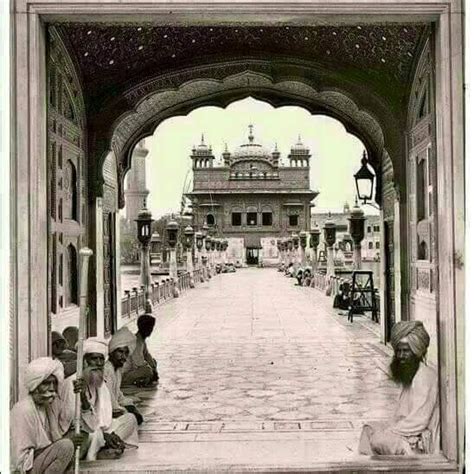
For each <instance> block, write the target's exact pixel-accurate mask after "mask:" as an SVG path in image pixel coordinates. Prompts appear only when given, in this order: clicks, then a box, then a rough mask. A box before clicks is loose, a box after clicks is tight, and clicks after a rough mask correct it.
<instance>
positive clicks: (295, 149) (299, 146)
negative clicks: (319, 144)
mask: <svg viewBox="0 0 474 474" xmlns="http://www.w3.org/2000/svg"><path fill="white" fill-rule="evenodd" d="M291 153H292V154H293V153H296V154H305V155H306V154H309V148H308V147H307V146H306V145H304V143H303V142H302V141H301V135H298V141H297V142H296V143H295V144H294V145H293V146H292V147H291Z"/></svg>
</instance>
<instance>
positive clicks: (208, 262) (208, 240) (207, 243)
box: [203, 226, 212, 280]
mask: <svg viewBox="0 0 474 474" xmlns="http://www.w3.org/2000/svg"><path fill="white" fill-rule="evenodd" d="M204 231H205V229H204V226H203V234H204ZM204 243H205V246H206V273H207V279H208V280H209V279H210V278H211V277H212V275H211V253H210V252H211V247H212V237H210V236H209V234H207V235H206V238H205V239H204Z"/></svg>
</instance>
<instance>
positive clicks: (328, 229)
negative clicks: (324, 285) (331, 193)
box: [324, 217, 336, 278]
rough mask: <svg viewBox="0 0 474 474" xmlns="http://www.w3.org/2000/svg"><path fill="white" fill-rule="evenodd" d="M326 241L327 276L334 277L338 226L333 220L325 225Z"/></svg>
mask: <svg viewBox="0 0 474 474" xmlns="http://www.w3.org/2000/svg"><path fill="white" fill-rule="evenodd" d="M324 240H325V242H326V247H327V271H326V276H327V277H328V278H329V277H331V276H334V274H335V273H334V244H335V242H336V224H335V223H334V222H333V221H332V220H331V217H329V220H327V221H326V223H325V224H324Z"/></svg>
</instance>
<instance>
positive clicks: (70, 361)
mask: <svg viewBox="0 0 474 474" xmlns="http://www.w3.org/2000/svg"><path fill="white" fill-rule="evenodd" d="M51 346H52V347H51V352H52V354H53V359H57V360H59V361H60V362H61V363H62V364H63V367H64V377H69V376H70V375H72V374H74V373H75V372H76V369H77V354H76V353H75V352H74V351H70V350H69V349H66V339H64V337H63V336H62V335H61V334H60V333H59V332H56V331H53V332H52V334H51Z"/></svg>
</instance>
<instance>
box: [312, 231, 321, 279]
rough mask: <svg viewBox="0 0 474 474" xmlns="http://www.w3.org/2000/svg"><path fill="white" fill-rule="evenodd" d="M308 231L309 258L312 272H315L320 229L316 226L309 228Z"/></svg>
mask: <svg viewBox="0 0 474 474" xmlns="http://www.w3.org/2000/svg"><path fill="white" fill-rule="evenodd" d="M309 233H310V236H311V240H310V241H309V245H310V247H311V249H312V252H311V253H312V258H311V260H312V261H313V273H315V272H316V270H317V269H318V246H319V238H320V236H321V230H320V229H319V227H318V226H316V227H315V228H314V229H311V230H310V232H309Z"/></svg>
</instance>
